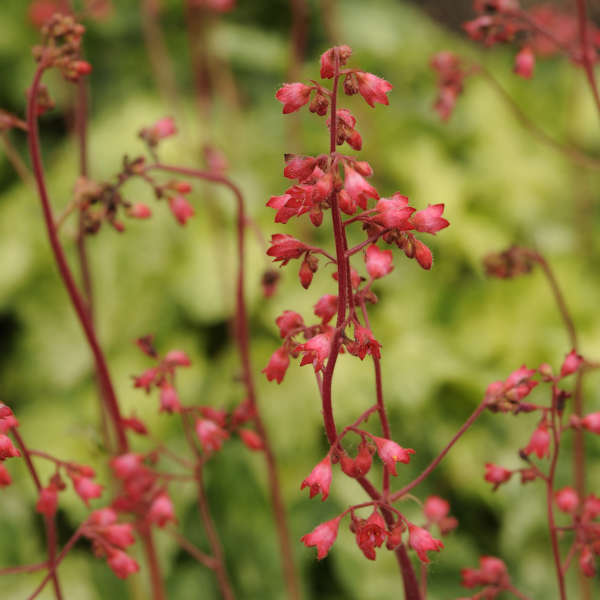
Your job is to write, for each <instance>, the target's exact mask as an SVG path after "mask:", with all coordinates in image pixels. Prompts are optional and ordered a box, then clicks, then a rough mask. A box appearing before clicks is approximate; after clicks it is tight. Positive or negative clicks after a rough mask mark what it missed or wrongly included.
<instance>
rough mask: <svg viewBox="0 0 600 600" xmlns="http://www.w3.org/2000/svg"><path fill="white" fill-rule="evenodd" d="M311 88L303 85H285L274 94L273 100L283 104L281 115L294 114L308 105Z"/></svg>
mask: <svg viewBox="0 0 600 600" xmlns="http://www.w3.org/2000/svg"><path fill="white" fill-rule="evenodd" d="M312 89H313V88H312V87H310V86H308V85H304V84H303V83H286V84H285V85H284V86H283V87H282V88H280V89H279V90H278V91H277V93H276V94H275V98H277V100H279V102H281V103H282V104H283V114H284V115H287V114H289V113H292V112H296V111H297V110H299V109H300V108H302V107H303V106H304V105H305V104H307V103H308V101H309V99H310V92H311V91H312Z"/></svg>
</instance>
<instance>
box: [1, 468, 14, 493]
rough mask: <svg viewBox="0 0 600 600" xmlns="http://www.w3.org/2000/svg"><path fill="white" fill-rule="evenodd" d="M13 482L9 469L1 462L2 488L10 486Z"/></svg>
mask: <svg viewBox="0 0 600 600" xmlns="http://www.w3.org/2000/svg"><path fill="white" fill-rule="evenodd" d="M11 482H12V479H11V477H10V473H9V472H8V469H7V468H6V467H5V466H4V463H1V462H0V488H3V487H8V486H9V485H10V484H11Z"/></svg>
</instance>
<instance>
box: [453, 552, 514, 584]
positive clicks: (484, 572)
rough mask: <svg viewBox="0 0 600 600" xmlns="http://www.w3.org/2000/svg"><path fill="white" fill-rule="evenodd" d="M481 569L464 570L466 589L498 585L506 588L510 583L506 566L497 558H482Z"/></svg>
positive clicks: (463, 579)
mask: <svg viewBox="0 0 600 600" xmlns="http://www.w3.org/2000/svg"><path fill="white" fill-rule="evenodd" d="M479 567H480V569H479V570H478V569H462V570H461V575H462V582H461V585H463V586H464V587H466V588H472V587H475V586H477V585H496V586H499V587H504V586H506V585H507V584H509V583H510V579H509V577H508V571H507V569H506V565H505V564H504V562H503V561H502V560H500V559H499V558H496V557H495V556H482V557H481V558H480V559H479Z"/></svg>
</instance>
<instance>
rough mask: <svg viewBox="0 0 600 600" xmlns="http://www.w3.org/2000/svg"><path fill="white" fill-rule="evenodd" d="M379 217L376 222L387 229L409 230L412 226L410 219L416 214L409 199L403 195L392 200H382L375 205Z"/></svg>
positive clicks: (395, 196)
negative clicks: (409, 203)
mask: <svg viewBox="0 0 600 600" xmlns="http://www.w3.org/2000/svg"><path fill="white" fill-rule="evenodd" d="M375 210H376V211H377V215H376V216H375V218H374V221H376V222H377V223H379V224H380V225H383V226H384V227H387V228H391V229H392V228H393V229H400V230H401V231H402V230H408V229H412V225H411V224H410V223H408V218H409V217H410V216H411V215H412V214H413V213H414V212H415V209H414V208H413V207H412V206H409V205H408V198H407V197H406V196H403V195H402V194H394V195H393V196H392V197H391V198H380V199H379V200H378V202H377V204H376V205H375Z"/></svg>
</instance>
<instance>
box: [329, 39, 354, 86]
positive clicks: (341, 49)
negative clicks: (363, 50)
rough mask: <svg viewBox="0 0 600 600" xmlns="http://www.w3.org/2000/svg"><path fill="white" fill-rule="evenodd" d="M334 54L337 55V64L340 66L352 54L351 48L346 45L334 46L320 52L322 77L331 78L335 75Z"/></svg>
mask: <svg viewBox="0 0 600 600" xmlns="http://www.w3.org/2000/svg"><path fill="white" fill-rule="evenodd" d="M336 54H337V56H338V60H339V66H340V67H342V66H344V65H345V64H346V62H347V60H348V59H349V58H350V56H351V55H352V48H350V46H346V45H344V46H335V47H334V48H329V50H327V51H326V52H323V54H321V78H322V79H331V78H332V77H333V76H334V75H335V60H336Z"/></svg>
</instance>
